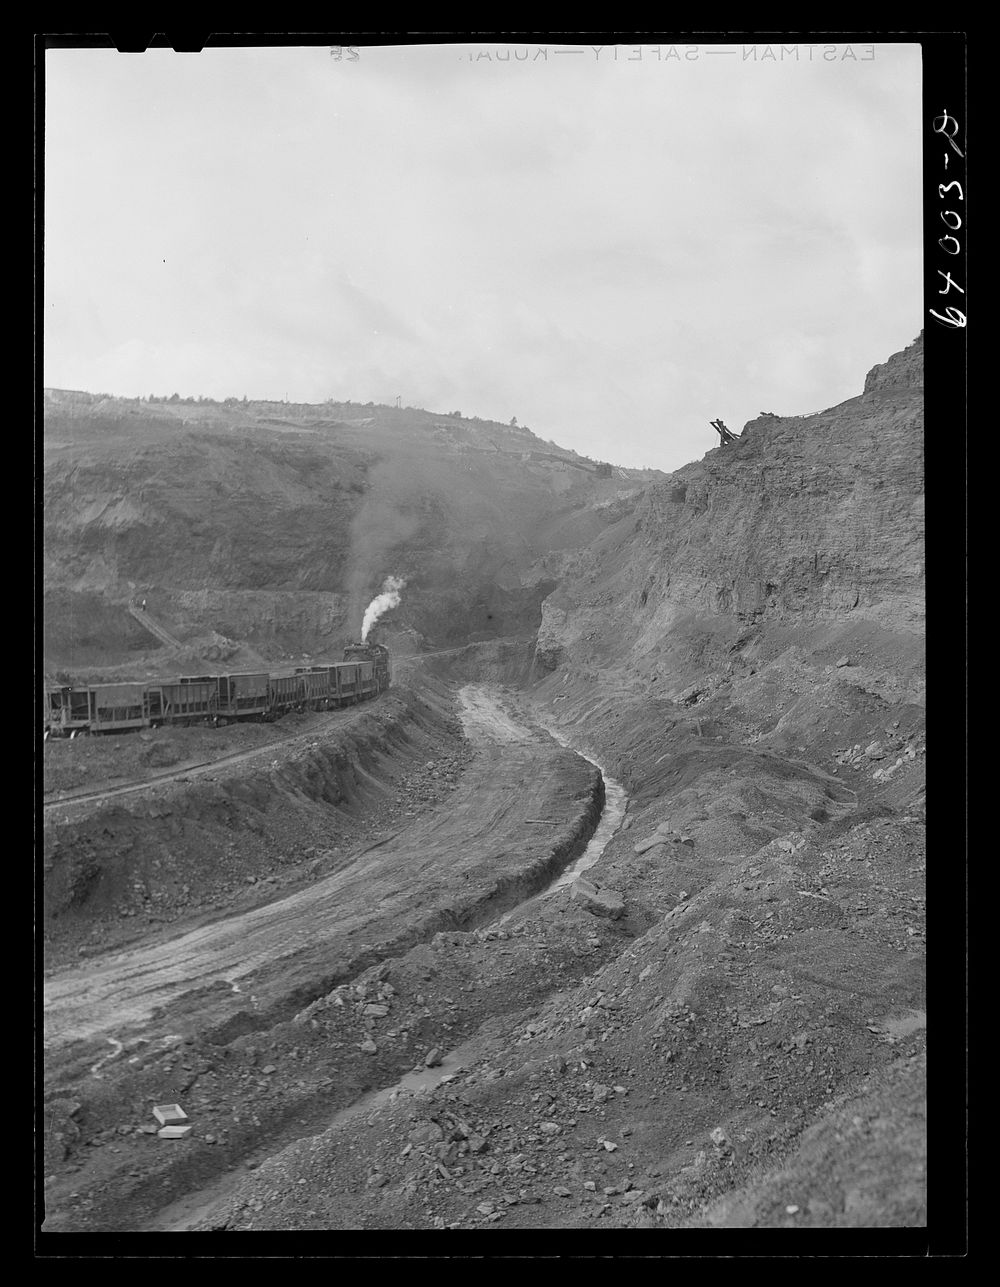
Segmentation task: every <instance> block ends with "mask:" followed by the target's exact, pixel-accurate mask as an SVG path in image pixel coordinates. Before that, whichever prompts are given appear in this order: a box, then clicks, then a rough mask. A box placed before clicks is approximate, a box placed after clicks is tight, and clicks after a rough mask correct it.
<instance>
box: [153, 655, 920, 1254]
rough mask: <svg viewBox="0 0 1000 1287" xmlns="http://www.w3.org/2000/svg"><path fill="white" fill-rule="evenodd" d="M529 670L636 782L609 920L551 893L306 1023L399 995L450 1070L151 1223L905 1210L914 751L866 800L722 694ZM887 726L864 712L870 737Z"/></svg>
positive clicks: (397, 967) (333, 1031)
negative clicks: (702, 705)
mask: <svg viewBox="0 0 1000 1287" xmlns="http://www.w3.org/2000/svg"><path fill="white" fill-rule="evenodd" d="M487 664H489V662H488V663H487ZM547 683H548V684H551V685H552V688H553V691H554V690H555V689H556V688H561V689H562V692H561V693H559V692H556V694H555V695H556V696H560V697H562V699H563V700H562V701H559V702H553V701H552V697H553V692H552V691H549V692H548V693H546V691H545V688H546V686H545V685H543V686H542V688H541V689H540V690H538V692H537V698H538V699H539V700H540V701H543V702H544V701H546V698H547V699H548V701H547V704H546V705H545V706H542V707H541V710H543V711H544V712H545V718H553V716H554V712H560V716H561V719H562V726H563V728H564V729H565V730H567V731H570V732H572V731H574V730H575V732H576V733H577V734H578V735H581V736H583V735H585V736H586V738H587V744H588V746H589V748H590V749H591V750H593V751H595V752H598V751H599V752H600V754H601V755H602V757H603V759H604V761H605V762H606V763H607V764H608V766H609V768H611V769H613V770H614V771H617V772H619V773H620V774H621V775H622V776H623V778H625V779H626V780H627V781H628V782H629V784H630V788H631V791H632V797H631V800H630V803H629V809H628V815H627V817H626V821H625V824H624V825H623V827H622V828H621V830H620V831H619V832H618V834H617V835H616V836H615V837H614V838H613V839H612V841H611V842H610V844H609V845H608V847H607V849H606V850H605V853H604V856H603V858H602V859H601V860H600V861H599V862H598V864H597V866H596V867H594V868H592V869H591V870H590V871H588V872H587V873H586V877H587V880H588V881H590V882H593V883H594V884H596V885H598V886H599V887H600V891H601V892H602V893H604V894H605V895H609V896H611V897H612V898H614V897H617V898H618V899H620V900H621V902H622V903H623V910H622V914H621V915H620V916H617V917H614V918H612V917H609V916H607V915H606V914H605V915H600V914H596V913H597V912H599V911H600V908H599V906H598V905H597V904H596V903H595V904H594V905H590V904H589V903H588V899H587V896H586V894H583V896H581V893H580V891H577V894H576V895H574V894H573V892H572V891H571V890H562V891H560V892H558V893H555V894H552V895H550V896H549V897H547V898H544V899H541V900H536V901H535V902H533V903H531V904H528V905H526V906H525V907H523V908H521V909H519V910H517V911H515V912H514V913H513V915H512V916H511V917H509V918H508V919H507V920H506V921H505V922H504V925H503V930H502V932H493V931H489V932H486V933H483V932H482V931H481V932H480V933H478V934H453V935H440V936H438V938H436V939H435V940H434V942H433V943H432V944H430V945H427V946H426V947H423V948H421V949H418V950H417V951H415V952H411V953H408V954H406V955H405V956H403V957H402V958H400V959H399V960H397V961H395V962H393V963H392V965H391V970H389V969H387V971H386V972H385V973H382V974H379V973H378V972H375V973H371V974H369V975H367V976H365V977H363V978H362V979H360V980H359V981H358V983H357V984H356V985H355V987H354V988H352V989H348V990H346V991H345V990H343V989H338V990H335V991H334V992H333V993H331V994H330V995H329V996H327V997H326V998H324V999H320V1000H319V1001H317V1003H316V1004H315V1005H314V1006H313V1007H311V1008H310V1009H309V1010H308V1011H307V1012H305V1014H304V1015H303V1016H302V1018H303V1020H304V1021H305V1024H306V1026H308V1027H309V1028H310V1029H311V1030H312V1032H314V1033H315V1032H319V1033H321V1034H323V1033H326V1034H330V1035H333V1037H334V1040H338V1039H342V1037H341V1033H342V1032H343V1030H344V1025H347V1030H348V1031H349V1030H350V1028H351V1025H352V1024H357V1023H358V1022H359V1020H360V1021H363V1016H364V1015H365V1013H366V1012H369V1013H371V1012H373V1011H372V1009H371V1008H372V1007H373V1006H374V1007H375V1010H376V1011H377V1012H378V1013H381V1012H383V1011H384V1013H385V1018H380V1019H377V1020H376V1021H375V1022H376V1024H377V1025H381V1024H383V1023H384V1024H387V1025H389V1024H391V1026H392V1028H393V1029H396V1028H397V1026H398V1025H401V1024H402V1025H405V1024H407V1023H408V1022H409V1021H410V1017H411V1016H412V1014H413V1010H414V1003H415V1001H417V1000H419V999H422V1000H423V1002H424V1003H425V1004H426V1007H427V1009H428V1010H430V1011H431V1012H432V1013H435V1012H442V1011H443V1012H444V1013H447V1014H448V1015H449V1019H451V1020H454V1021H455V1022H454V1026H453V1028H452V1029H451V1030H450V1032H449V1036H450V1038H451V1044H458V1043H459V1042H460V1041H463V1040H464V1044H462V1045H461V1047H460V1052H459V1055H458V1057H457V1058H456V1059H453V1060H450V1061H446V1064H445V1068H444V1070H443V1071H444V1077H443V1078H436V1079H432V1080H431V1083H430V1084H429V1085H426V1086H424V1087H423V1088H421V1087H419V1086H418V1087H414V1086H412V1084H408V1083H406V1082H401V1083H400V1084H399V1087H398V1089H397V1092H396V1094H395V1095H394V1096H392V1097H390V1098H388V1099H386V1098H382V1099H380V1100H379V1101H378V1102H374V1101H373V1102H371V1103H369V1104H368V1105H367V1106H365V1107H364V1108H363V1111H361V1112H360V1113H357V1114H352V1115H346V1116H345V1115H343V1114H341V1115H337V1116H334V1117H332V1119H331V1122H330V1124H329V1125H328V1127H327V1129H326V1130H324V1131H322V1132H320V1133H314V1134H312V1135H311V1137H310V1138H308V1139H302V1140H300V1141H299V1142H297V1143H295V1144H293V1145H290V1146H289V1147H288V1148H287V1149H286V1150H284V1151H282V1152H280V1153H275V1154H273V1155H272V1156H271V1157H270V1158H269V1160H268V1161H267V1162H266V1164H264V1165H262V1166H261V1167H260V1168H257V1169H255V1170H254V1172H253V1174H251V1175H248V1176H246V1177H245V1178H243V1179H241V1180H238V1181H236V1182H235V1183H233V1184H230V1185H227V1186H224V1187H223V1188H222V1189H216V1190H213V1192H212V1193H211V1194H210V1195H209V1194H206V1195H203V1200H202V1201H201V1202H200V1203H199V1201H198V1200H197V1199H196V1198H195V1197H194V1196H192V1198H191V1199H190V1200H189V1202H188V1203H187V1205H186V1206H185V1207H184V1208H183V1211H179V1210H175V1211H174V1212H173V1216H172V1219H174V1221H175V1223H174V1224H173V1225H172V1226H171V1227H176V1228H201V1229H209V1228H211V1229H223V1230H227V1231H230V1232H233V1231H235V1232H239V1231H258V1230H261V1229H323V1228H340V1229H343V1228H348V1229H351V1228H385V1229H394V1228H445V1227H450V1228H460V1229H466V1228H484V1229H486V1228H491V1227H493V1226H494V1225H499V1226H500V1227H502V1228H553V1227H579V1228H588V1227H591V1226H593V1225H597V1226H598V1227H601V1226H623V1225H624V1226H628V1227H648V1228H661V1229H666V1228H674V1227H689V1226H698V1225H700V1226H709V1227H711V1226H716V1227H717V1226H718V1225H720V1224H721V1225H730V1224H732V1225H752V1226H757V1227H788V1228H796V1227H818V1226H829V1227H850V1226H865V1227H874V1226H880V1225H888V1224H893V1225H909V1226H916V1225H921V1224H923V1223H924V1222H925V1221H926V1205H925V1202H926V1200H925V1181H926V1175H925V1121H924V1105H923V1094H922V1086H923V1079H924V1049H925V1047H924V1022H925V1019H924V993H923V955H924V949H923V917H924V883H923V875H924V822H923V814H922V804H921V797H922V766H921V763H920V755H915V757H914V758H913V759H912V760H909V761H904V763H903V765H902V766H901V767H900V769H899V771H898V775H897V777H896V778H895V779H894V781H895V787H894V789H895V791H896V795H895V797H894V798H893V800H891V801H888V800H886V798H885V796H884V795H880V790H881V787H880V784H879V783H878V782H877V781H875V780H874V779H873V775H874V774H875V773H877V772H879V766H880V764H882V762H883V761H881V760H876V759H872V758H867V757H862V758H863V760H864V767H861V766H858V767H855V766H854V765H851V767H850V768H849V769H848V771H847V774H846V776H847V777H848V779H849V781H848V782H842V781H840V774H839V773H834V772H833V771H832V769H833V768H835V767H837V766H836V765H833V766H831V767H826V766H825V765H823V764H822V763H817V762H816V761H815V760H814V759H813V758H812V757H811V756H810V755H807V756H805V757H802V756H797V757H794V758H793V757H788V756H785V755H783V754H777V753H775V752H774V751H773V750H772V749H771V748H769V747H768V746H767V745H763V744H760V743H758V744H756V745H754V744H749V745H748V744H747V742H746V741H745V740H744V737H743V736H742V734H743V730H742V728H741V727H740V726H739V725H736V726H734V727H731V728H729V727H727V725H726V723H725V714H724V710H723V708H722V705H721V703H717V704H716V706H715V707H713V708H711V710H710V712H706V713H705V717H704V724H703V726H702V728H701V730H699V729H698V728H697V726H696V723H695V721H693V720H688V719H687V713H686V709H685V708H684V707H683V706H677V705H675V704H671V703H666V702H658V703H651V702H650V700H649V698H648V697H645V698H643V697H640V696H639V695H635V694H633V695H631V696H629V695H623V694H621V693H619V694H618V695H617V696H616V697H615V698H614V699H611V698H608V697H604V698H599V697H595V693H594V689H593V685H592V684H589V683H585V682H582V681H580V680H579V679H577V680H575V681H574V680H573V679H572V678H570V679H569V680H568V681H567V682H566V683H565V684H561V685H555V684H554V683H553V681H547ZM795 700H796V699H795V697H794V695H793V694H791V693H790V692H788V693H786V694H785V703H786V706H787V708H791V706H793V705H794V701H795ZM780 705H781V703H779V706H780ZM779 713H780V712H779ZM903 714H905V711H904V709H903V708H902V707H899V708H897V709H895V710H886V708H882V709H881V710H880V711H879V712H878V715H879V718H880V719H883V720H885V721H886V722H887V726H888V729H889V730H890V732H889V733H887V732H886V731H885V729H883V733H882V737H883V742H884V741H886V740H887V739H888V738H889V736H890V733H895V732H897V731H898V730H893V728H892V725H893V724H894V723H895V722H896V719H897V718H898V717H899V716H900V715H903ZM890 716H891V717H892V718H889V717H890ZM853 718H854V720H855V721H856V727H857V726H859V725H860V721H861V720H862V719H864V718H867V719H868V726H869V730H871V731H874V730H872V722H871V715H870V713H868V714H867V715H866V712H865V711H864V709H863V708H862V709H859V710H855V711H854V712H853ZM899 727H900V728H902V727H903V724H902V720H900V722H899ZM910 745H913V743H912V742H911V743H910ZM813 749H814V748H812V747H810V746H808V745H807V746H806V750H807V751H812V750H813ZM820 749H821V748H820ZM893 762H894V761H893ZM841 772H843V770H841ZM515 995H518V996H520V997H522V998H523V1002H522V1004H523V1008H520V1009H517V1010H513V1011H512V1010H510V1009H509V1006H510V999H511V998H512V997H513V996H515ZM490 1010H492V1011H493V1014H494V1017H493V1019H492V1021H491V1022H489V1023H488V1024H486V1025H485V1027H481V1028H479V1029H478V1033H477V1034H476V1035H475V1036H474V1037H473V1039H472V1040H471V1041H470V1040H467V1039H466V1034H467V1033H468V1032H469V1031H470V1025H469V1022H468V1020H467V1018H466V1017H467V1016H468V1015H469V1014H470V1012H471V1013H472V1014H473V1015H474V1016H476V1017H477V1018H481V1017H482V1015H483V1014H485V1013H488V1012H489V1011H490ZM314 1025H315V1026H314ZM472 1031H473V1032H475V1031H476V1029H475V1020H473V1026H472ZM373 1036H376V1034H375V1033H373ZM376 1039H377V1037H376ZM425 1080H426V1079H425ZM302 1181H305V1183H304V1184H302V1183H301V1182H302Z"/></svg>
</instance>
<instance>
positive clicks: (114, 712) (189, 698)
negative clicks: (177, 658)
mask: <svg viewBox="0 0 1000 1287" xmlns="http://www.w3.org/2000/svg"><path fill="white" fill-rule="evenodd" d="M389 681H390V673H389V649H388V648H386V647H385V646H384V645H383V644H367V643H365V644H350V645H348V647H347V648H345V649H344V660H343V661H341V662H334V663H331V664H326V665H324V664H318V665H315V666H299V667H297V668H296V670H295V673H294V674H285V675H268V674H265V673H263V672H259V673H258V672H253V673H248V672H244V673H242V674H235V675H194V676H190V675H189V676H184V675H182V676H181V677H180V678H179V679H172V680H149V681H147V682H145V683H130V684H93V685H89V686H81V687H60V688H49V689H48V690H47V691H46V695H45V698H46V701H45V737H46V738H49V737H76V736H77V735H79V734H90V733H124V732H128V731H130V730H132V729H139V728H158V727H160V725H163V724H174V725H178V724H180V725H186V724H214V725H220V724H228V723H230V722H232V721H234V720H273V719H277V718H278V717H279V716H281V715H285V714H287V713H288V712H289V711H305V710H329V709H331V708H332V707H338V706H348V705H350V704H352V703H354V702H361V701H365V700H367V699H368V698H371V697H377V696H378V694H379V693H381V692H384V691H385V689H386V688H388V687H389Z"/></svg>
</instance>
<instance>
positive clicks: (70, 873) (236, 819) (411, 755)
mask: <svg viewBox="0 0 1000 1287" xmlns="http://www.w3.org/2000/svg"><path fill="white" fill-rule="evenodd" d="M294 723H297V721H296V720H294V719H293V720H290V721H283V724H285V725H288V724H294ZM303 725H304V726H305V731H304V732H301V733H299V734H298V735H297V736H294V737H292V738H291V739H290V740H287V741H282V742H281V743H280V744H277V745H276V744H273V741H272V742H265V744H264V745H263V746H259V748H258V749H257V750H253V749H252V748H253V742H254V741H258V740H259V739H258V738H253V739H251V738H248V737H246V736H241V737H240V738H239V739H238V743H237V744H238V745H241V746H246V745H247V743H248V742H249V746H250V749H249V750H248V751H247V752H245V753H243V754H242V757H241V758H240V759H239V760H237V761H233V762H220V763H218V764H215V765H212V766H211V767H210V768H205V769H201V770H198V771H197V772H194V771H192V772H191V773H190V774H185V773H181V774H180V776H179V777H176V778H173V779H170V780H167V781H163V782H159V781H156V782H152V783H151V784H150V785H149V786H148V787H146V788H145V789H143V790H141V791H130V792H128V793H127V794H125V795H120V796H116V797H112V798H110V799H108V800H107V801H106V802H103V803H100V802H98V803H97V804H96V805H95V804H94V803H93V802H90V801H84V802H81V803H74V802H72V801H66V802H62V803H59V804H56V805H53V806H51V807H49V808H47V809H46V817H45V824H46V825H45V834H44V840H45V868H44V871H45V898H44V926H45V932H46V958H47V961H48V962H49V965H50V966H52V965H55V964H58V963H59V962H60V961H62V960H65V959H66V958H67V954H68V953H70V952H78V953H79V955H86V954H87V953H88V952H89V951H90V950H91V949H92V948H93V949H96V950H102V949H105V948H107V947H108V946H109V945H111V944H113V943H116V942H117V943H121V942H125V941H128V940H130V939H131V938H134V937H136V936H137V935H138V934H141V933H145V932H148V931H149V930H150V929H151V928H153V927H156V926H160V925H166V926H169V925H173V924H175V923H177V922H179V921H184V920H185V919H187V918H190V917H191V916H192V915H193V914H197V913H202V914H209V915H210V914H212V913H215V914H220V913H225V912H228V911H231V910H232V909H233V907H234V906H236V907H241V906H246V905H247V903H248V902H254V901H259V899H260V897H261V893H262V892H264V891H266V893H267V895H269V896H270V895H273V894H274V893H276V892H278V891H279V890H283V889H288V888H292V887H295V886H296V885H297V884H298V883H300V882H301V881H302V880H303V879H306V880H314V879H316V878H317V877H319V876H321V875H324V874H327V873H329V872H331V871H336V870H337V869H338V868H339V867H340V866H342V865H343V863H344V862H345V861H346V860H347V857H348V855H349V854H350V853H351V852H352V851H353V850H354V849H355V848H356V847H357V845H358V844H359V843H363V842H365V841H366V840H368V839H371V838H378V837H379V836H380V835H387V834H389V831H388V829H389V828H391V827H392V826H393V825H394V824H396V823H398V822H399V821H400V820H404V821H405V819H406V818H407V816H408V815H410V816H412V815H413V814H414V812H415V810H416V809H418V808H422V807H425V806H426V805H427V804H428V803H430V802H432V801H433V800H434V799H435V798H437V797H439V796H440V795H441V794H442V793H444V792H446V791H448V790H450V789H451V788H453V786H454V784H455V782H456V781H457V779H458V776H459V773H460V770H461V768H462V766H463V764H464V763H465V761H466V760H467V758H468V754H469V749H468V747H466V745H465V743H464V741H463V739H462V735H461V730H460V726H459V724H458V722H457V720H456V719H455V717H454V715H453V714H451V713H450V712H449V710H448V701H447V699H446V698H445V697H444V696H443V695H442V692H441V691H440V690H439V691H438V692H436V693H435V692H434V691H433V690H432V689H430V688H427V689H425V690H424V695H423V696H419V695H417V694H416V693H414V692H412V691H406V690H398V689H397V690H394V691H391V692H390V693H389V694H387V695H386V696H384V697H383V698H382V699H380V701H379V702H378V703H376V704H373V705H370V706H364V707H359V708H358V709H357V710H355V711H350V712H338V713H334V714H330V715H327V716H316V717H312V718H310V719H309V720H305V721H301V722H298V726H299V727H302V726H303ZM275 727H276V728H277V729H280V728H281V727H282V726H281V725H278V726H275ZM194 732H195V730H187V731H186V733H187V734H188V735H190V734H192V733H194ZM213 732H214V731H213V730H207V731H205V730H201V731H198V733H199V741H198V745H199V746H201V747H202V748H204V749H205V751H208V748H209V746H210V743H211V739H212V736H213ZM236 732H239V733H240V734H241V735H242V734H244V733H245V732H247V731H246V730H236ZM256 732H258V733H259V732H260V730H256ZM269 733H270V737H271V738H272V739H273V738H274V736H275V733H274V732H273V731H270V730H269ZM229 734H230V730H224V731H223V734H222V736H221V737H220V739H219V742H218V744H217V745H216V746H215V747H214V749H215V750H216V751H223V752H227V751H229V750H230V748H231V747H232V746H233V745H234V738H233V737H231V736H229ZM162 736H163V735H162V732H158V733H157V734H155V735H154V742H155V745H157V746H159V745H160V743H159V742H158V741H156V739H159V738H161V737H162ZM125 741H126V739H125V738H120V739H117V742H118V743H120V744H121V745H124V743H125ZM131 745H132V746H133V748H134V750H135V751H136V752H138V753H140V758H141V752H142V751H143V750H145V749H146V747H147V746H148V745H152V744H144V743H142V742H141V741H140V740H139V739H138V738H132V739H131ZM185 745H187V743H186V742H185ZM58 749H59V750H60V751H62V752H64V753H65V755H66V756H69V757H73V756H74V754H75V755H76V756H78V757H79V758H81V759H82V758H84V757H86V758H88V760H89V758H90V752H91V744H90V743H83V744H79V743H76V742H73V743H69V744H67V745H66V746H64V747H60V748H58ZM116 749H120V748H116Z"/></svg>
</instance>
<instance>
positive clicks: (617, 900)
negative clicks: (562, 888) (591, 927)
mask: <svg viewBox="0 0 1000 1287" xmlns="http://www.w3.org/2000/svg"><path fill="white" fill-rule="evenodd" d="M573 897H574V898H575V899H578V900H579V901H580V902H581V903H582V904H583V906H584V907H585V908H586V909H587V911H588V912H590V913H591V914H592V915H593V916H607V917H609V918H610V919H611V920H613V921H614V920H617V919H618V918H619V917H620V916H622V915H624V913H625V900H624V898H622V896H621V894H616V893H615V892H614V891H613V890H610V889H599V888H598V887H597V885H592V884H591V883H590V881H589V880H583V879H577V880H576V881H574V883H573Z"/></svg>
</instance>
